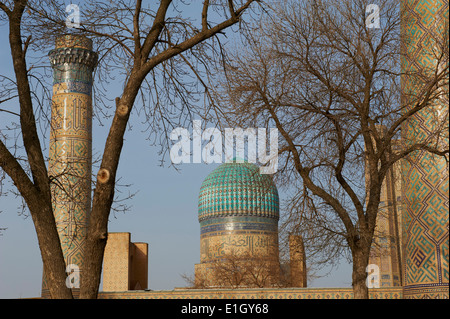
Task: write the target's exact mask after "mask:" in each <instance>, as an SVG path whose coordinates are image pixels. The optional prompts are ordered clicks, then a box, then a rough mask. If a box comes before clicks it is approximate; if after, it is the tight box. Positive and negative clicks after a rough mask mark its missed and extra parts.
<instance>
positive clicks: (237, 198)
mask: <svg viewBox="0 0 450 319" xmlns="http://www.w3.org/2000/svg"><path fill="white" fill-rule="evenodd" d="M228 216H257V217H272V218H276V219H277V220H278V218H279V198H278V190H277V188H276V186H275V183H274V182H273V180H272V178H271V176H269V175H264V174H260V173H259V167H258V166H256V165H255V164H251V163H247V162H244V163H225V164H222V165H221V166H219V167H218V168H216V169H215V170H214V171H212V172H211V173H210V174H209V175H208V177H206V179H205V180H204V181H203V183H202V186H201V188H200V195H199V202H198V219H199V221H200V222H201V221H202V220H205V219H209V218H216V217H228Z"/></svg>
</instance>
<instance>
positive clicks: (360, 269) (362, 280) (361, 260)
mask: <svg viewBox="0 0 450 319" xmlns="http://www.w3.org/2000/svg"><path fill="white" fill-rule="evenodd" d="M353 250H354V251H353V252H352V255H353V273H352V286H353V298H354V299H369V289H368V287H367V284H366V278H367V273H366V268H367V265H368V263H369V253H368V251H369V250H368V249H364V248H354V249H353Z"/></svg>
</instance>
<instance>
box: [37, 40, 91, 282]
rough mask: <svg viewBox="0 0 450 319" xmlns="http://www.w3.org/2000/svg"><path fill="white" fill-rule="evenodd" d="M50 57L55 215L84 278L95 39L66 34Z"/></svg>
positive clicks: (68, 256) (65, 247)
mask: <svg viewBox="0 0 450 319" xmlns="http://www.w3.org/2000/svg"><path fill="white" fill-rule="evenodd" d="M49 58H50V63H51V65H52V68H53V97H52V108H51V129H50V144H49V164H48V166H49V167H48V172H49V176H50V178H51V191H52V204H53V212H54V216H55V221H56V227H57V230H58V233H59V238H60V242H61V248H62V251H63V254H64V258H65V261H66V265H69V264H75V265H77V266H78V268H79V269H80V276H81V273H82V269H83V261H84V243H85V239H86V235H87V223H88V216H89V212H90V205H91V175H92V101H91V91H92V71H93V68H94V67H95V64H96V61H97V54H96V53H95V52H93V51H92V41H91V40H89V39H87V38H85V37H83V36H76V35H65V36H62V37H58V39H57V40H56V48H55V49H54V50H51V51H50V53H49ZM80 278H81V277H80ZM44 282H45V281H44ZM43 289H44V288H43Z"/></svg>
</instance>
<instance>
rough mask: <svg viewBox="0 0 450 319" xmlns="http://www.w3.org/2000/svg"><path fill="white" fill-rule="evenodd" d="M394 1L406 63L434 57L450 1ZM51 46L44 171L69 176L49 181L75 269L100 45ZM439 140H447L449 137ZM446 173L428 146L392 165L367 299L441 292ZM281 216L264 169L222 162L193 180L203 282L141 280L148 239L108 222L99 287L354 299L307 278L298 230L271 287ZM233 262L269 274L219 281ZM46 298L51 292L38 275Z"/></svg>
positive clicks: (406, 66)
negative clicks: (374, 282) (375, 283)
mask: <svg viewBox="0 0 450 319" xmlns="http://www.w3.org/2000/svg"><path fill="white" fill-rule="evenodd" d="M401 4H402V8H403V9H405V10H404V13H403V16H402V44H403V46H404V51H405V56H404V59H403V60H402V69H403V70H404V71H405V72H406V71H411V72H414V71H417V70H418V69H420V68H423V67H424V66H427V65H428V66H429V67H431V68H432V67H433V66H434V65H433V63H434V64H436V59H435V57H434V56H433V52H432V50H431V49H432V44H433V39H434V38H435V37H436V35H439V34H440V33H443V29H444V28H445V26H446V24H447V26H448V9H449V5H448V0H423V1H418V0H402V2H401ZM446 21H447V22H446ZM424 44H425V45H424ZM49 56H50V61H51V65H52V67H53V79H54V85H53V99H52V101H53V104H52V119H51V135H50V147H49V149H50V153H49V174H51V175H52V176H53V177H55V178H60V180H59V183H57V185H59V186H61V185H63V186H65V187H54V188H53V189H52V196H53V201H54V203H53V206H54V213H55V220H56V223H57V228H58V232H59V235H60V242H61V247H62V250H63V254H64V257H65V260H66V264H67V265H68V266H70V265H76V268H77V269H74V270H75V271H78V272H79V274H80V276H82V274H83V263H84V243H85V238H86V233H87V232H86V230H87V221H88V215H89V211H90V205H91V198H90V196H91V183H90V181H91V171H92V149H91V148H92V146H91V145H92V103H91V90H92V72H93V70H94V67H95V64H96V61H97V54H96V53H95V52H94V51H93V49H92V41H91V40H89V39H87V38H85V37H83V36H79V35H65V36H62V37H58V38H57V39H56V48H55V50H52V51H51V52H50V54H49ZM414 89H415V86H414V83H412V82H410V81H409V80H407V79H402V91H403V92H404V93H406V92H411V91H414ZM411 96H413V95H411ZM407 102H408V101H405V103H407ZM445 108H447V110H448V97H447V100H443V101H439V102H438V103H437V104H436V105H435V110H437V112H436V114H441V113H442V112H441V111H442V110H445ZM444 113H445V112H444ZM433 116H436V115H435V114H432V112H431V113H430V112H428V113H427V112H421V113H418V114H416V115H415V116H414V117H413V118H412V119H411V120H410V121H409V122H408V123H406V125H405V127H404V128H402V133H403V141H406V143H408V141H411V140H413V139H418V138H421V137H423V136H425V137H426V136H428V135H429V134H430V131H431V129H432V126H433ZM444 142H446V143H447V145H448V136H447V140H446V141H444ZM448 177H449V174H448V164H447V163H446V162H445V160H440V159H437V158H433V157H432V156H431V155H430V154H429V153H428V152H425V151H420V152H416V153H414V154H412V156H411V158H410V159H409V160H408V161H402V162H401V163H399V165H397V166H394V167H393V168H392V170H391V172H390V173H389V174H388V177H387V179H386V180H385V182H384V187H383V191H382V198H381V203H380V214H379V218H378V221H377V230H376V233H377V236H376V238H375V240H374V246H373V247H374V248H373V250H372V254H371V257H370V262H371V263H373V264H376V265H378V267H379V268H380V269H379V270H380V276H381V285H380V288H374V289H369V295H370V298H386V299H397V298H448V297H449V266H448V260H449V247H448V242H449V240H448V237H449V234H448V231H449V228H448V227H449V222H448V211H449V210H448V208H449V200H448V198H449V197H448V185H449V184H448ZM55 185H56V184H55ZM279 216H280V211H279V197H278V191H277V188H276V186H275V184H274V182H273V180H272V178H271V177H270V176H268V175H262V174H260V173H259V169H258V167H257V166H256V165H254V164H249V163H247V162H239V163H238V162H231V163H225V164H222V165H221V166H219V167H218V168H217V169H215V170H214V171H212V172H211V173H210V174H209V175H208V176H207V177H206V179H205V180H204V182H203V184H202V185H201V188H200V195H199V206H198V220H199V223H200V260H199V263H198V264H196V265H195V280H196V285H198V287H201V289H175V290H172V291H147V290H146V289H147V288H148V245H147V244H146V243H132V242H131V234H129V233H110V234H108V242H107V245H106V249H105V258H104V264H103V269H104V272H103V276H104V277H103V281H104V286H103V291H102V292H101V293H100V294H99V298H111V299H115V298H117V299H118V298H311V299H315V298H329V299H349V298H352V297H353V292H352V288H306V276H307V274H306V264H307V262H308V260H307V259H306V256H305V249H304V247H303V242H302V238H301V237H299V236H296V235H292V236H290V237H289V241H290V247H289V249H290V264H289V266H290V267H289V268H290V276H289V277H290V284H289V285H288V286H284V287H283V288H280V287H279V285H278V283H279V281H280V280H281V277H282V275H281V268H280V260H279V247H278V245H279V243H278V220H279ZM233 263H234V264H235V265H234V267H236V263H239V264H238V265H237V269H248V268H252V267H253V269H254V268H255V267H261V269H262V274H264V275H263V276H265V277H268V278H269V280H267V281H266V282H264V283H255V282H254V281H253V282H252V281H250V280H249V279H248V278H245V277H243V278H241V279H240V281H239V285H237V282H236V281H234V282H230V281H226V280H225V279H224V275H223V269H230V268H226V267H233ZM249 265H250V266H251V267H249ZM261 265H264V267H262V266H261ZM221 269H222V271H221ZM236 286H238V287H236ZM235 288H237V289H235ZM74 294H75V295H76V294H77V290H76V289H74ZM42 297H43V298H46V297H49V292H48V289H47V288H46V279H45V274H44V276H43V284H42Z"/></svg>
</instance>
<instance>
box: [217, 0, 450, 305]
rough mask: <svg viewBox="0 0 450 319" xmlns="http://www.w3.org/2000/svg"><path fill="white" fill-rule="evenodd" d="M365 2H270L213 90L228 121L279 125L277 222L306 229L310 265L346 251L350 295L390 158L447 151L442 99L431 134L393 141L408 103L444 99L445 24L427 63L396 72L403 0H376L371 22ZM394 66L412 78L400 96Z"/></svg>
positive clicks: (359, 285)
mask: <svg viewBox="0 0 450 319" xmlns="http://www.w3.org/2000/svg"><path fill="white" fill-rule="evenodd" d="M366 5H367V3H366V2H365V1H360V0H348V1H320V0H310V1H302V2H296V1H284V2H281V3H279V4H277V5H275V6H274V7H273V8H272V9H270V10H269V11H268V14H267V15H266V16H265V17H264V18H263V19H261V20H260V22H259V23H258V22H256V23H255V28H254V32H252V33H249V34H247V35H246V40H245V41H246V43H245V46H243V47H244V48H245V49H239V51H238V52H237V51H236V52H235V53H233V54H230V56H229V57H228V65H227V68H226V72H225V74H224V75H223V76H222V80H221V81H222V85H221V86H220V88H219V89H218V90H217V91H216V92H215V94H214V97H215V100H214V102H215V104H216V106H217V107H218V108H220V109H221V110H223V111H224V114H226V116H227V119H228V121H229V122H230V123H231V125H240V126H253V127H257V126H262V125H264V126H267V127H268V126H271V127H276V128H277V129H278V130H279V132H280V134H281V136H282V144H281V146H280V148H279V153H280V154H281V155H282V160H280V169H279V173H278V178H279V179H280V180H281V181H282V182H283V184H284V185H287V184H289V185H290V186H291V187H294V189H296V192H294V194H293V195H292V197H291V200H290V201H289V202H288V203H287V207H286V208H287V209H288V213H287V215H286V216H285V217H284V220H285V224H284V227H285V228H286V229H287V230H288V231H294V232H298V233H301V234H302V236H303V239H304V241H305V249H306V250H307V251H308V254H307V255H308V258H310V259H308V264H309V265H310V266H311V261H312V260H313V261H314V262H315V263H317V264H328V263H335V262H336V260H337V259H338V258H339V257H340V256H342V255H343V254H345V255H346V256H347V258H348V259H349V260H351V261H352V263H353V274H352V285H353V290H354V296H355V298H368V289H367V286H366V285H365V279H366V267H367V264H368V260H369V252H370V247H371V244H372V239H373V235H374V229H375V224H376V218H377V213H378V207H379V203H380V192H381V187H382V183H383V180H384V179H385V176H386V174H387V173H388V171H389V169H390V168H391V167H392V166H393V165H394V164H395V163H397V162H398V161H399V160H400V159H405V160H406V159H407V158H408V155H409V154H411V153H413V152H414V151H416V150H427V151H429V152H431V153H432V154H433V156H436V157H442V156H443V157H445V158H446V159H447V161H448V154H449V149H448V108H446V109H443V110H442V111H441V114H440V115H436V119H435V120H436V126H435V131H434V132H433V133H432V134H430V135H429V136H426V137H423V138H421V139H417V140H414V141H411V140H408V141H407V143H406V142H405V140H403V142H404V143H403V145H402V148H401V150H400V151H398V152H392V151H391V148H392V144H393V141H394V140H397V139H399V138H400V135H401V128H402V125H404V124H405V123H406V122H407V121H408V120H410V119H411V118H412V117H413V116H414V114H416V113H417V112H421V111H424V110H427V111H429V112H433V104H434V103H436V102H438V103H444V104H443V105H445V104H448V97H447V96H446V94H447V92H448V74H449V73H448V71H449V69H448V65H449V64H448V31H445V32H444V34H442V37H441V38H436V39H434V41H435V44H436V48H435V51H434V52H435V61H436V63H435V64H434V65H433V67H432V68H431V69H430V68H428V69H423V70H420V71H418V72H416V73H414V74H401V67H400V61H401V54H402V52H401V43H400V16H401V12H400V10H401V8H400V6H399V3H398V1H389V0H384V1H381V3H379V7H380V8H381V13H380V16H381V17H382V23H381V25H380V28H378V29H369V28H368V27H367V26H366V21H365V20H366V19H365V17H366V14H365V12H366ZM445 30H447V29H445ZM401 75H402V76H404V77H413V78H414V79H415V87H414V90H413V91H414V92H415V93H414V95H413V94H412V93H411V94H410V95H409V96H408V98H407V99H401V98H400V97H401V88H400V76H401ZM405 101H407V103H406V102H405ZM434 113H435V112H433V114H434ZM378 125H383V126H384V127H386V130H382V131H381V130H378V129H377V127H378ZM366 177H367V180H366ZM288 182H289V183H288ZM366 182H367V184H366Z"/></svg>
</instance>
